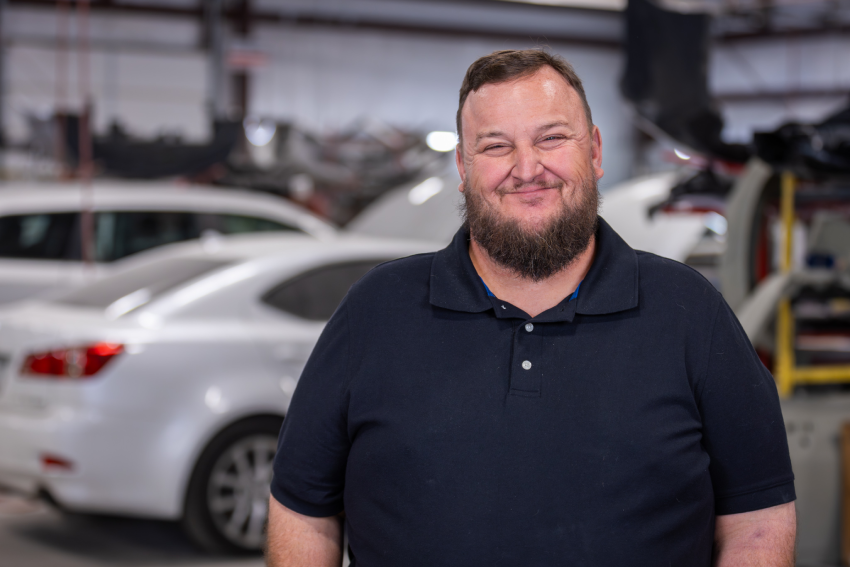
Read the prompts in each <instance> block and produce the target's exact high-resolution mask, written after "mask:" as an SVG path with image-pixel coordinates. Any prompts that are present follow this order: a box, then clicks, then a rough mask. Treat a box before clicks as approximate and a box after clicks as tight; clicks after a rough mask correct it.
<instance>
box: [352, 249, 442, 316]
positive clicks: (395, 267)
mask: <svg viewBox="0 0 850 567" xmlns="http://www.w3.org/2000/svg"><path fill="white" fill-rule="evenodd" d="M434 254H435V252H428V253H425V254H415V255H413V256H407V257H405V258H399V259H397V260H390V261H389V262H384V263H382V264H379V265H377V266H375V267H374V268H373V269H372V270H370V271H369V272H368V273H367V274H366V275H365V276H363V277H362V278H361V279H360V281H358V282H357V283H356V284H354V285H353V286H352V287H351V290H350V291H349V299H350V300H352V301H355V302H358V303H363V302H366V303H372V302H375V301H379V302H385V301H391V300H392V299H393V298H397V297H401V298H408V299H410V298H412V297H415V296H417V295H420V294H422V293H426V294H427V290H428V284H429V281H430V278H431V264H432V263H433V261H434Z"/></svg>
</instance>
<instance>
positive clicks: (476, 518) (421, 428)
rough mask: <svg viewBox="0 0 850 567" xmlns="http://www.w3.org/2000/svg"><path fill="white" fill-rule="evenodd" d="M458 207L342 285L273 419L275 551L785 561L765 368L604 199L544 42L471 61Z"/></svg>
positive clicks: (593, 154)
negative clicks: (625, 230)
mask: <svg viewBox="0 0 850 567" xmlns="http://www.w3.org/2000/svg"><path fill="white" fill-rule="evenodd" d="M458 133H459V134H460V143H459V146H458V150H457V166H458V169H459V171H460V175H461V178H462V180H463V184H462V186H461V188H460V189H461V191H462V192H463V194H464V198H465V203H466V205H465V214H466V223H465V226H464V228H462V229H461V230H460V231H459V232H458V234H457V235H456V237H455V239H454V241H453V242H452V244H451V245H450V246H449V247H448V248H446V249H445V250H442V251H440V252H437V253H435V254H425V255H419V256H414V257H411V258H406V259H402V260H397V261H394V262H389V263H387V264H384V265H382V266H380V267H378V268H376V269H375V270H373V271H372V272H371V273H370V274H368V275H367V276H366V277H365V278H363V280H361V281H360V282H359V283H358V284H356V285H355V286H354V287H352V289H351V291H350V292H349V294H348V296H347V297H346V299H345V300H344V301H343V302H342V304H341V305H340V307H339V309H338V310H337V312H336V313H335V314H334V316H333V318H332V319H331V321H330V322H329V323H328V326H327V328H326V329H325V332H324V334H323V335H322V338H321V339H320V340H319V343H318V344H317V346H316V348H315V350H314V352H313V355H312V357H311V359H310V362H309V363H308V365H307V367H306V369H305V370H304V373H303V375H302V377H301V381H300V383H299V385H298V389H297V391H296V393H295V396H294V399H293V401H292V405H291V407H290V412H289V415H288V416H287V418H286V422H285V424H284V427H283V430H282V432H281V438H280V446H279V451H278V454H277V460H276V463H275V477H274V481H273V483H272V495H273V497H272V499H271V504H270V506H271V509H270V521H269V548H268V557H269V562H270V564H271V565H273V566H278V567H280V566H287V567H289V566H302V565H303V566H307V565H309V566H311V567H314V566H318V565H323V566H324V565H328V566H330V565H339V564H340V558H341V553H342V545H341V541H342V537H341V533H342V530H341V523H340V519H339V518H340V516H339V514H340V513H342V512H343V511H344V512H345V522H346V524H347V527H348V535H349V542H350V549H351V551H352V554H353V556H354V563H355V564H356V565H358V566H368V567H373V566H375V567H377V566H413V565H423V566H425V565H427V566H447V565H457V566H463V567H468V566H474V565H482V566H483V565H486V566H496V565H503V566H531V565H592V566H612V567H613V566H625V565H665V566H667V565H672V566H675V567H680V566H687V567H700V566H707V565H716V566H726V567H731V566H735V567H744V566H762V565H764V566H771V567H778V566H783V567H784V566H791V565H793V550H794V538H795V515H794V503H793V500H794V497H795V496H794V487H793V475H792V473H791V467H790V460H789V457H788V448H787V442H786V438H785V431H784V426H783V421H782V415H781V414H780V410H779V404H778V399H777V395H776V388H775V386H774V384H773V380H772V378H771V376H770V374H769V373H768V372H767V370H766V369H765V368H764V367H763V366H762V365H761V363H760V362H759V360H758V358H757V357H756V355H755V353H754V352H753V350H752V347H751V346H750V345H749V343H748V341H747V338H746V335H745V334H744V333H743V331H742V330H741V328H740V326H739V325H738V323H737V321H736V320H735V317H734V315H733V314H732V313H731V311H730V310H729V308H728V307H727V305H726V304H725V303H724V302H723V300H722V298H721V297H720V296H719V294H718V293H717V292H716V291H715V290H714V289H713V288H712V287H711V285H710V284H709V283H708V282H706V281H705V280H704V279H703V278H702V277H701V276H699V275H698V274H696V272H694V271H692V270H690V269H689V268H687V267H684V266H682V265H680V264H677V263H675V262H672V261H670V260H666V259H663V258H659V257H657V256H654V255H652V254H647V253H642V252H635V251H634V250H632V249H631V248H629V247H628V246H627V245H626V243H625V242H623V241H622V240H621V239H620V238H619V237H618V236H617V234H616V233H614V231H613V230H612V229H611V228H610V227H609V226H608V225H607V224H606V223H605V222H604V221H603V220H602V219H599V218H598V217H597V214H596V211H597V204H598V196H597V189H596V179H598V178H599V177H601V176H602V173H603V171H602V167H601V165H602V142H601V138H600V134H599V129H598V128H597V127H596V126H594V125H593V122H592V120H591V113H590V108H589V107H588V106H587V102H586V100H585V95H584V90H583V88H582V85H581V81H580V80H579V79H578V77H577V76H576V75H575V73H574V72H573V70H572V68H571V67H570V66H569V65H568V64H567V63H566V62H565V61H563V60H562V59H560V58H557V57H553V56H551V55H549V54H546V53H545V52H543V51H537V50H529V51H502V52H496V53H493V54H491V55H488V56H486V57H483V58H481V59H479V60H478V61H476V62H475V63H473V65H472V66H471V67H470V68H469V71H468V72H467V75H466V78H465V80H464V83H463V86H462V88H461V93H460V104H459V108H458Z"/></svg>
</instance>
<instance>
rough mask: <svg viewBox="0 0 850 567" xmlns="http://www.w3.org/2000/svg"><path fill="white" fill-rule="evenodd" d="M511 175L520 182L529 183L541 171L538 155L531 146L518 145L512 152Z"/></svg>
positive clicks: (541, 165)
mask: <svg viewBox="0 0 850 567" xmlns="http://www.w3.org/2000/svg"><path fill="white" fill-rule="evenodd" d="M514 155H515V157H516V162H515V163H514V170H513V176H514V177H515V178H516V179H517V180H518V181H521V182H522V183H530V182H532V181H534V180H535V179H536V178H537V177H538V176H539V175H541V174H542V173H543V164H542V163H541V162H540V156H539V155H538V153H537V151H535V149H534V148H533V147H532V146H525V145H519V146H517V147H516V150H515V152H514Z"/></svg>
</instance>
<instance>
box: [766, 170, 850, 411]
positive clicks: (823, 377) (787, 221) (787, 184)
mask: <svg viewBox="0 0 850 567" xmlns="http://www.w3.org/2000/svg"><path fill="white" fill-rule="evenodd" d="M796 189H797V180H796V178H795V177H794V174H793V173H791V172H790V171H784V172H782V196H781V199H782V200H781V204H780V212H781V219H782V235H783V242H782V262H781V270H782V272H783V273H787V272H790V271H791V258H792V252H793V238H794V193H795V191H796ZM795 338H796V324H795V321H794V313H793V312H792V310H791V300H790V299H789V298H788V297H783V298H782V299H780V300H779V305H778V306H777V312H776V350H775V357H774V368H773V376H774V379H775V380H776V387H777V389H778V390H779V395H780V396H781V397H783V398H787V397H789V396H790V395H791V394H793V393H794V386H796V385H798V384H842V383H845V382H850V365H848V364H841V365H829V366H826V365H825V366H797V364H796V360H795V355H794V349H795Z"/></svg>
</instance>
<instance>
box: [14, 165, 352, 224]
mask: <svg viewBox="0 0 850 567" xmlns="http://www.w3.org/2000/svg"><path fill="white" fill-rule="evenodd" d="M83 196H84V192H83V185H82V184H81V183H80V182H73V183H72V182H48V183H41V182H38V183H32V182H7V183H2V184H0V214H15V213H17V214H21V213H29V212H33V213H35V212H69V211H77V210H79V209H80V208H81V202H82V198H83ZM91 199H92V208H93V209H94V210H110V209H112V210H114V209H117V210H159V211H166V210H173V209H175V208H179V209H181V210H187V211H197V212H200V213H204V212H207V213H231V214H239V213H241V214H252V215H257V216H260V217H263V218H269V219H279V220H281V221H288V222H290V223H295V224H296V225H297V226H298V227H300V228H301V229H303V230H305V231H306V232H308V233H310V234H312V235H313V236H327V235H331V234H333V233H335V232H336V229H335V228H334V227H333V226H332V225H331V224H329V223H327V222H326V221H324V220H322V219H320V218H319V217H317V216H316V215H314V214H313V213H311V212H309V211H307V210H306V209H304V208H302V207H300V206H298V205H296V204H294V203H291V202H288V201H286V200H284V199H283V198H280V197H275V196H272V195H268V194H263V193H258V192H254V191H246V190H244V189H235V188H219V187H209V186H198V185H186V184H181V183H177V182H175V181H157V182H150V181H127V180H108V179H98V180H95V181H93V182H92V185H91Z"/></svg>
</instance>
